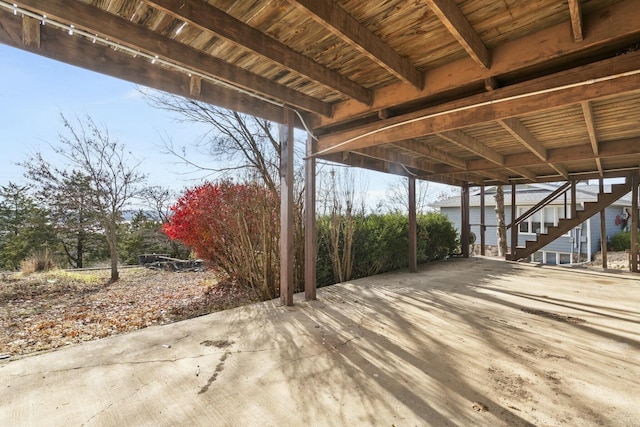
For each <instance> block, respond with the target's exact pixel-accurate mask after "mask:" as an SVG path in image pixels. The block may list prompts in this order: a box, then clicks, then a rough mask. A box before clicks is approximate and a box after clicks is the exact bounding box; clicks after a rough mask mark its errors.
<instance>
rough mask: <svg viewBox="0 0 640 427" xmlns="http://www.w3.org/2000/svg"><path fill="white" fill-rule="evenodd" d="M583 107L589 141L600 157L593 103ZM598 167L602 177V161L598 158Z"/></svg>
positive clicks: (586, 102)
mask: <svg viewBox="0 0 640 427" xmlns="http://www.w3.org/2000/svg"><path fill="white" fill-rule="evenodd" d="M581 105H582V115H583V116H584V121H585V124H586V125H587V132H589V141H590V142H591V148H592V149H593V154H595V155H596V156H597V155H598V151H599V149H598V135H597V133H596V125H595V120H594V117H593V109H592V108H591V103H590V102H589V101H585V102H581ZM596 167H597V168H598V172H600V175H602V173H603V170H602V161H601V160H600V159H599V158H596Z"/></svg>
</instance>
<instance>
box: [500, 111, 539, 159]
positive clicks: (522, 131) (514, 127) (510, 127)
mask: <svg viewBox="0 0 640 427" xmlns="http://www.w3.org/2000/svg"><path fill="white" fill-rule="evenodd" d="M498 123H500V125H501V126H502V127H503V128H504V129H505V130H506V131H507V132H509V133H510V134H511V136H513V137H514V138H515V139H517V140H518V141H519V142H520V143H521V144H522V145H524V146H525V147H527V149H528V150H529V151H531V152H532V153H533V154H535V155H536V156H538V157H540V159H542V160H547V149H546V148H544V146H543V145H542V144H541V143H540V141H538V139H537V138H536V137H535V136H533V135H532V134H531V132H529V129H527V128H526V126H525V125H524V124H522V122H521V121H520V120H518V119H517V118H515V117H509V118H505V119H501V120H498Z"/></svg>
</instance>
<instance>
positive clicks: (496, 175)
mask: <svg viewBox="0 0 640 427" xmlns="http://www.w3.org/2000/svg"><path fill="white" fill-rule="evenodd" d="M477 174H478V175H481V176H484V177H486V178H490V179H492V180H494V181H498V182H500V183H503V184H506V183H507V182H509V176H508V175H506V174H504V173H502V172H498V171H496V170H482V171H478V172H477Z"/></svg>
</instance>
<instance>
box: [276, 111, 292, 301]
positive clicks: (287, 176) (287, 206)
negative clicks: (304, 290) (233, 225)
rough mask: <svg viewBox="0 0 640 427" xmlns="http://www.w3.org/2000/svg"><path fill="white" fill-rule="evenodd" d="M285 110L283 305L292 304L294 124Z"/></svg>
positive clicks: (282, 149) (282, 135)
mask: <svg viewBox="0 0 640 427" xmlns="http://www.w3.org/2000/svg"><path fill="white" fill-rule="evenodd" d="M294 118H295V115H294V112H293V111H292V110H290V109H285V111H284V114H283V117H282V119H281V121H280V122H281V124H280V125H279V126H280V302H281V303H282V305H293V287H294V283H293V264H294V260H293V234H294V227H293V225H294V224H293V223H294V219H293V168H294V165H293V142H294V141H293V121H294Z"/></svg>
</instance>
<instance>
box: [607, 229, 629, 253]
mask: <svg viewBox="0 0 640 427" xmlns="http://www.w3.org/2000/svg"><path fill="white" fill-rule="evenodd" d="M611 247H612V248H613V250H614V251H624V250H626V249H631V232H630V231H623V232H622V233H618V234H614V235H613V236H611Z"/></svg>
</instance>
